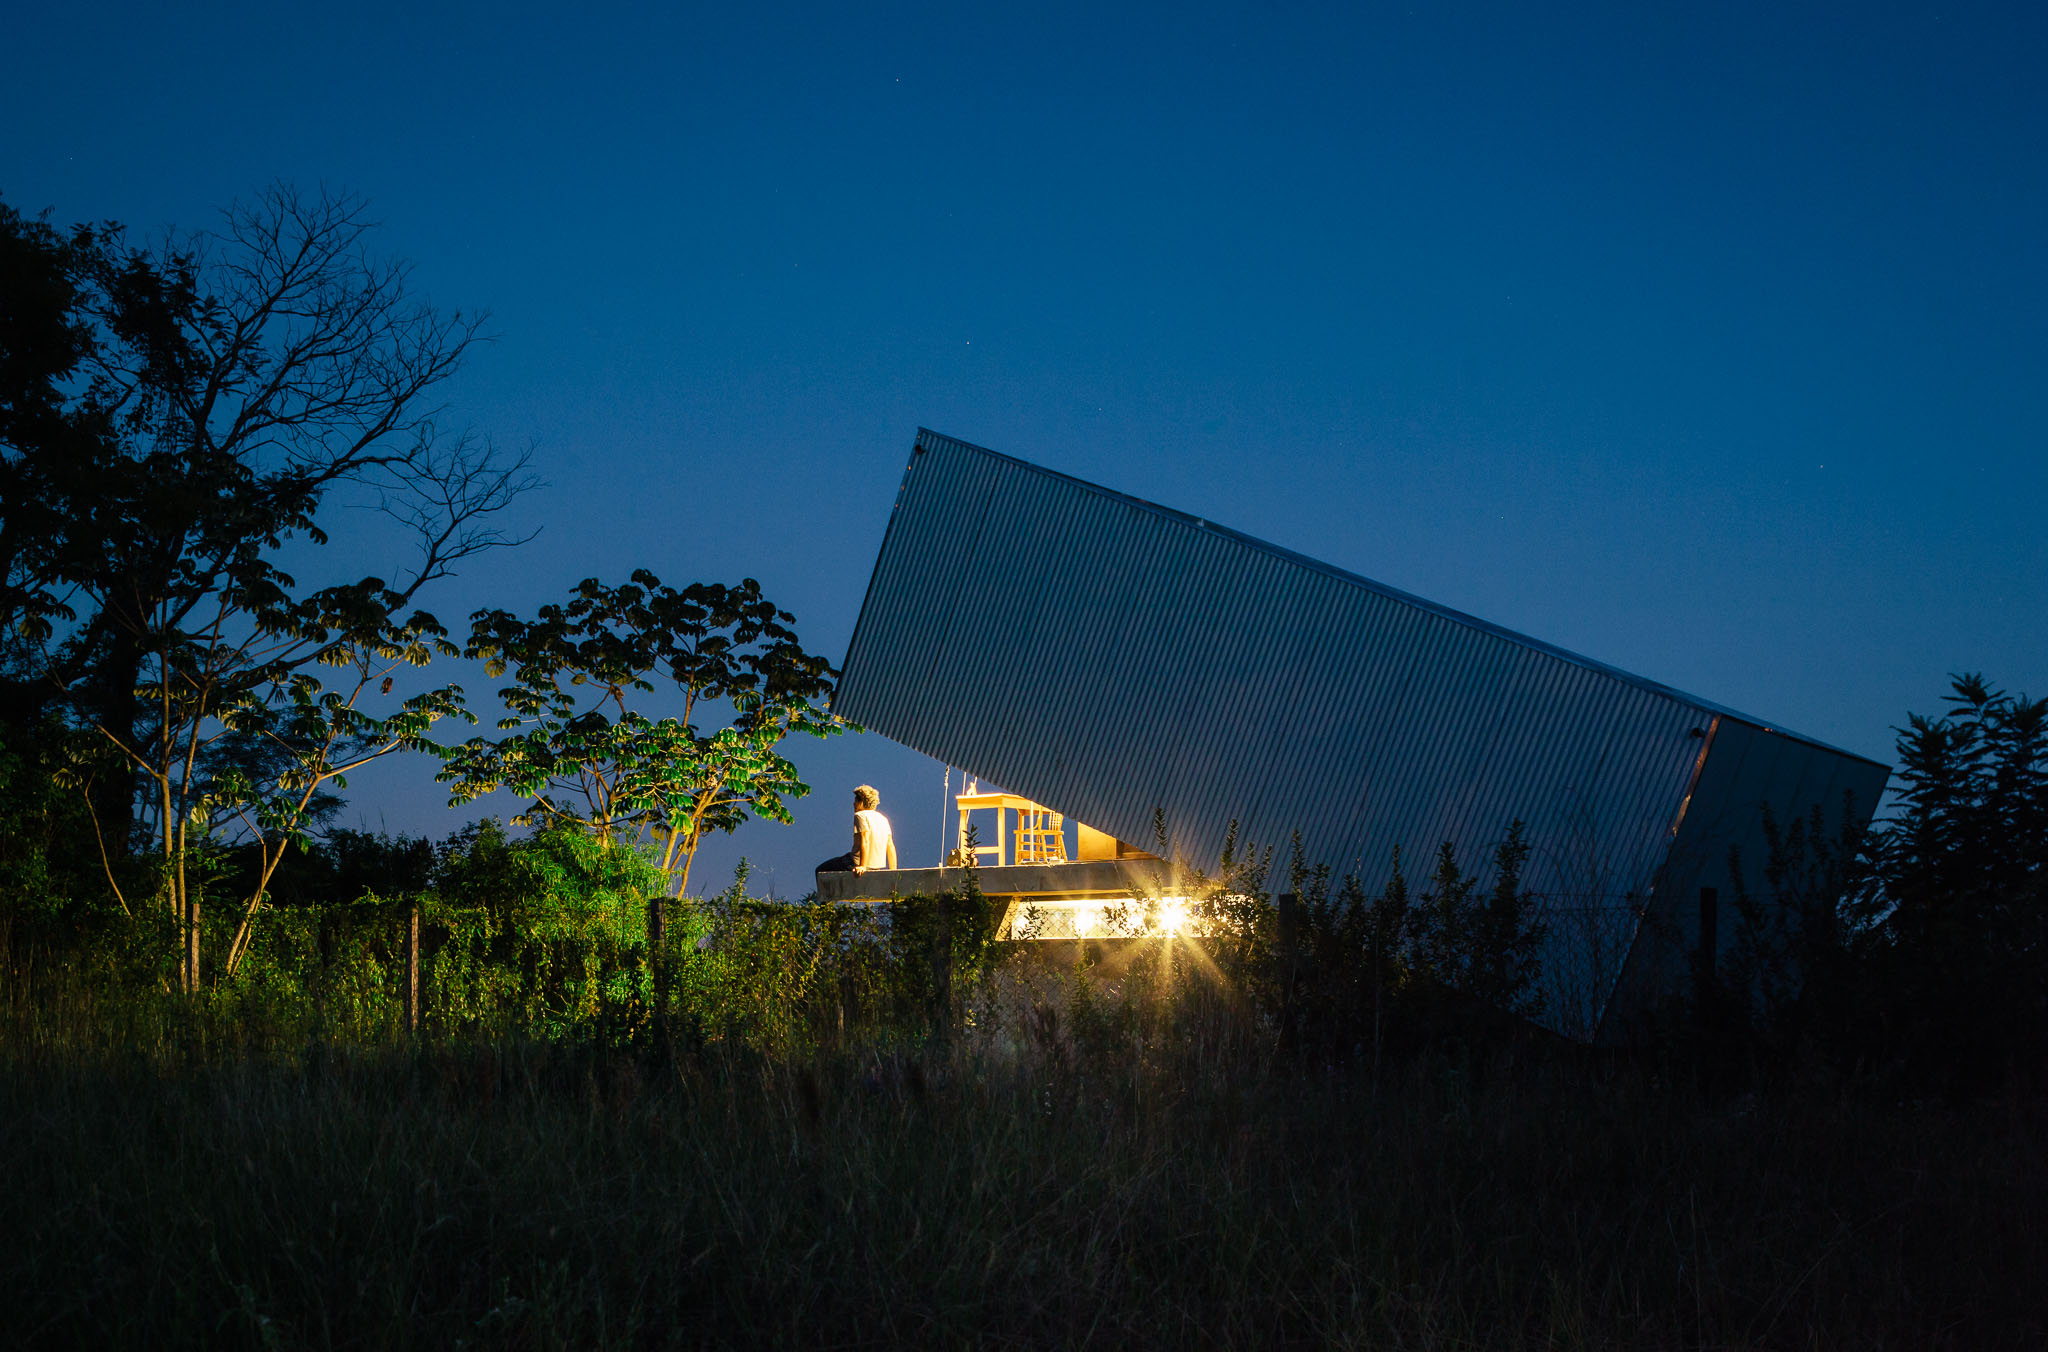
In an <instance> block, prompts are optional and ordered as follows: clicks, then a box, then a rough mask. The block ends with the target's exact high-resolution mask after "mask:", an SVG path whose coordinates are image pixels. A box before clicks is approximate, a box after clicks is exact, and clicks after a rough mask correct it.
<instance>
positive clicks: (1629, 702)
mask: <svg viewBox="0 0 2048 1352" xmlns="http://www.w3.org/2000/svg"><path fill="white" fill-rule="evenodd" d="M833 708H834V710H835V711H836V712H838V713H840V714H842V715H844V716H845V717H847V718H849V719H852V720H854V721H856V722H858V723H861V724H863V725H865V726H866V727H868V728H869V729H871V730H873V731H877V732H880V733H882V734H884V735H885V736H888V737H890V738H892V739H894V740H896V741H899V742H902V743H904V744H905V745H907V746H910V747H912V748H915V749H916V750H918V751H922V752H924V753H925V754H927V755H930V756H933V757H935V758H937V759H940V760H943V761H945V762H947V763H948V764H950V765H955V766H959V767H962V768H963V769H966V770H969V771H971V772H972V773H974V774H976V775H978V776H980V777H981V778H984V779H987V780H989V781H991V782H992V783H996V784H1001V785H1003V786H1004V787H1005V788H1007V789H1009V790H1011V791H1013V792H1015V793H1018V794H1022V795H1026V796H1028V797H1030V798H1034V799H1036V800H1038V801H1039V802H1042V803H1045V804H1047V805H1048V806H1051V807H1053V808H1056V809H1058V810H1060V811H1062V812H1064V813H1066V814H1067V815H1068V816H1070V817H1074V818H1077V819H1079V820H1081V821H1084V822H1087V823H1089V824H1090V825H1093V826H1095V827H1098V828H1100V829H1101V830H1104V831H1108V832H1111V833H1113V834H1115V835H1117V836H1119V837H1122V838H1123V839H1125V840H1129V841H1133V842H1137V843H1139V844H1147V845H1149V843H1150V842H1151V841H1152V840H1153V837H1154V831H1155V827H1154V822H1155V814H1157V816H1158V818H1159V819H1161V820H1163V822H1164V825H1165V829H1166V832H1167V837H1168V839H1169V840H1170V841H1171V842H1172V845H1173V847H1174V849H1175V851H1176V852H1177V853H1180V854H1183V855H1185V856H1186V857H1188V858H1189V859H1191V860H1193V861H1195V862H1197V863H1203V864H1206V863H1209V862H1213V860H1214V857H1215V854H1216V852H1217V850H1218V849H1219V848H1220V846H1221V843H1222V841H1223V839H1224V836H1225V833H1226V831H1227V830H1228V829H1229V826H1230V824H1231V823H1232V822H1235V823H1236V824H1237V827H1238V836H1239V839H1240V840H1246V841H1252V842H1257V843H1261V844H1270V845H1278V846H1280V847H1282V848H1283V849H1284V848H1285V846H1286V844H1287V842H1288V840H1289V838H1290V837H1291V836H1292V834H1293V833H1295V832H1299V833H1300V835H1301V838H1302V841H1303V844H1304V846H1305V848H1306V850H1307V853H1308V855H1309V857H1310V858H1311V859H1313V860H1317V861H1322V862H1327V863H1329V864H1331V865H1332V866H1333V867H1335V868H1336V869H1337V870H1338V871H1339V872H1356V873H1357V874H1358V875H1359V877H1360V879H1361V880H1362V881H1363V882H1364V884H1365V885H1366V887H1367V888H1368V889H1374V890H1376V889H1378V888H1379V887H1381V886H1383V885H1384V884H1385V882H1386V880H1387V879H1388V877H1389V876H1391V865H1392V857H1393V850H1394V848H1395V847H1396V846H1399V847H1401V849H1402V851H1403V853H1404V857H1405V859H1406V861H1407V871H1408V873H1409V876H1410V878H1411V881H1415V880H1418V875H1419V874H1424V873H1426V872H1427V871H1428V868H1429V863H1430V858H1431V856H1432V854H1433V853H1434V851H1435V850H1436V848H1437V846H1438V844H1439V843H1440V842H1443V841H1450V842H1452V843H1453V844H1454V845H1455V846H1456V847H1457V849H1458V853H1459V858H1460V860H1461V862H1462V863H1463V864H1464V865H1465V867H1466V868H1467V869H1468V870H1472V871H1480V872H1483V869H1484V867H1485V865H1486V863H1487V861H1488V860H1489V858H1490V855H1491V851H1492V847H1493V846H1494V844H1495V843H1497V842H1498V841H1499V840H1500V838H1501V837H1502V835H1503V834H1504V832H1505V831H1506V828H1507V826H1508V824H1509V822H1510V821H1512V820H1514V819H1517V818H1519V819H1521V820H1522V821H1523V822H1524V823H1525V824H1526V832H1527V837H1528V839H1529V840H1530V842H1531V844H1532V845H1533V847H1534V848H1533V852H1532V855H1531V859H1530V862H1529V866H1528V869H1527V872H1526V874H1525V878H1524V882H1525V885H1526V886H1527V887H1528V888H1529V890H1531V891H1532V892H1535V893H1538V894H1540V895H1541V896H1542V897H1543V898H1544V899H1545V904H1546V909H1547V912H1548V917H1549V937H1548V940H1547V947H1546V952H1545V954H1544V970H1545V974H1546V975H1545V987H1546V991H1545V993H1546V997H1547V998H1546V1014H1545V1016H1544V1019H1543V1021H1544V1022H1545V1023H1548V1024H1550V1025H1551V1026H1553V1027H1555V1028H1557V1029H1558V1030H1559V1031H1562V1032H1565V1033H1567V1034H1570V1035H1573V1036H1577V1037H1582V1038H1594V1037H1600V1038H1604V1039H1613V1038H1617V1037H1621V1036H1625V1035H1626V1032H1627V1030H1628V1028H1629V1027H1630V1026H1632V1020H1633V1019H1634V1018H1635V1016H1637V1015H1640V1014H1641V1013H1642V1012H1644V1011H1645V1010H1648V1009H1651V1008H1653V1007H1654V1006H1655V1004H1656V1003H1657V1001H1658V1000H1660V999H1661V998H1662V997H1663V996H1665V995H1666V994H1668V993H1670V992H1672V991H1674V990H1676V989H1681V988H1682V987H1683V983H1684V982H1685V981H1686V980H1688V979H1689V974H1690V972H1691V971H1692V962H1693V953H1694V951H1695V949H1696V947H1697V944H1698V938H1699V934H1700V932H1701V928H1702V925H1703V923H1704V922H1703V911H1702V908H1701V906H1700V904H1699V900H1698V899H1699V896H1700V889H1701V888H1703V887H1714V888H1717V889H1718V890H1719V894H1720V896H1721V897H1722V898H1731V897H1732V895H1733V880H1731V879H1730V878H1729V876H1728V856H1729V847H1730V846H1731V845H1734V846H1739V847H1740V848H1741V851H1742V854H1743V856H1744V858H1745V859H1747V860H1750V861H1753V863H1760V862H1761V861H1762V859H1763V856H1764V853H1765V845H1764V839H1763V830H1762V823H1763V809H1764V807H1765V805H1768V806H1769V807H1770V809H1771V811H1772V812H1774V813H1775V814H1776V815H1777V817H1778V819H1779V820H1780V821H1789V820H1791V819H1792V818H1793V817H1795V816H1803V815H1805V814H1806V813H1808V812H1809V811H1810V810H1811V809H1812V808H1813V807H1814V806H1816V805H1819V806H1821V807H1822V808H1823V809H1824V810H1825V811H1826V812H1827V814H1828V819H1829V821H1830V823H1831V825H1834V824H1839V823H1840V821H1841V820H1842V814H1843V811H1844V804H1845V803H1847V804H1848V805H1849V806H1848V811H1849V812H1850V813H1851V814H1852V815H1854V816H1855V817H1856V818H1857V821H1858V824H1859V825H1860V824H1862V823H1865V822H1867V821H1868V818H1869V816H1870V814H1871V812H1872V810H1873V809H1874V808H1875V806H1876V804H1877V801H1878V798H1879V796H1880V795H1881V794H1882V792H1883V790H1884V784H1885V780H1886V777H1887V774H1888V771H1887V769H1886V767H1885V766H1883V765H1881V764H1879V763H1877V762H1875V761H1871V760H1868V759H1866V758H1864V757H1861V756H1856V755H1852V754H1850V753H1848V752H1845V751H1839V750H1836V749H1834V748H1832V747H1828V746H1824V745H1822V744H1821V743H1818V742H1816V741H1814V740H1812V739H1811V738H1806V737H1801V736H1797V735H1795V734H1792V733H1789V732H1786V731H1784V730H1783V729H1779V728H1773V727H1771V726H1769V725H1768V724H1765V723H1763V722H1762V721H1760V720H1757V719H1753V718H1749V717H1746V716H1743V715H1740V714H1737V713H1734V712H1732V711H1730V710H1728V709H1724V708H1722V707H1720V706H1718V705H1715V704H1713V703H1710V702H1708V701H1706V700H1701V699H1697V698H1695V697H1693V696H1690V695H1686V694H1683V693H1681V692H1679V691H1676V690H1673V689H1670V688H1669V687H1667V686H1663V685H1659V684H1657V683H1656V682H1654V681H1648V680H1644V679H1643V678H1641V677H1638V676H1632V675H1629V674H1628V673H1626V672H1623V671H1618V670H1616V669H1615V668H1613V667H1609V666H1606V665H1604V664H1602V663H1599V662H1595V661H1591V660H1589V659H1587V658H1584V657H1580V656H1578V655H1576V654H1573V653H1569V652H1566V651H1564V650H1562V649H1559V648H1556V647H1553V646H1551V645H1549V644H1546V643H1541V642H1538V641H1537V640H1534V639H1531V638H1526V637H1524V636H1522V635H1520V634H1515V633H1512V632H1510V631H1508V630H1506V629H1502V628H1500V627H1499V626H1497V625H1492V624H1488V623H1486V622H1485V621H1483V620H1478V619H1474V618H1472V617H1471V616H1469V615H1462V614H1459V613H1458V612H1456V611H1453V610H1450V609H1447V608H1445V607H1443V606H1439V605H1435V604H1432V603H1431V602H1428V601H1425V600H1423V599H1421V598H1420V597H1416V596H1411V595H1408V594H1406V593H1404V592H1401V591H1397V590H1395V589H1394V588H1391V587H1387V586H1383V585H1381V584H1380V583H1377V582H1373V581H1370V580H1369V579H1366V578H1363V577H1359V576H1357V575H1355V574H1352V573H1347V572H1345V571H1343V570H1341V569H1338V568H1333V567H1330V566H1329V565H1327V564H1323V563H1318V562H1316V561H1315V560H1313V559H1308V558H1304V557H1302V556H1301V555H1298V554H1294V553H1291V552H1289V551H1287V550H1285V549H1281V548H1278V547H1276V546H1273V545H1270V544H1266V543H1264V542H1262V541H1259V540H1255V539H1252V538H1250V537H1249V536H1245V535H1242V534H1239V533H1238V532H1236V531H1232V530H1227V529H1225V528H1223V527H1220V526H1216V525H1214V524H1212V523H1210V522H1207V521H1203V520H1200V519H1198V518H1196V517H1192V516H1189V515H1186V514H1185V513H1181V512H1176V511H1173V510H1170V509H1168V508H1164V507H1160V506H1156V505H1154V504H1152V503H1149V502H1144V501H1141V500H1139V499H1137V498H1132V497H1129V496H1126V495H1124V494H1122V493H1116V492H1113V491H1111V490H1108V489H1105V488H1100V487H1097V486H1095V485H1093V484H1089V483H1085V482H1083V481H1081V480H1078V479H1075V478H1072V477H1069V476H1067V475H1064V474H1059V473H1056V472H1054V471H1051V470H1047V469H1044V468H1041V467H1039V466H1036V465H1031V464H1028V463H1026V462H1024V461H1022V460H1018V459H1015V458H1013V457H1011V456H1006V455H1002V454H999V453H997V452H994V451H990V450H986V449H984V448H982V447H978V446H972V445H969V444H967V443H965V442H962V441H956V440H954V439H952V438H950V437H944V436H940V435H938V434H936V433H933V432H929V431H920V432H919V433H918V436H917V440H916V443H915V447H914V450H913V452H912V454H911V457H910V464H909V467H908V468H907V469H906V470H905V472H904V476H903V483H902V487H901V489H900V490H899V492H898V494H897V498H896V506H895V510H894V513H893V514H892V515H891V517H890V521H889V528H888V532H887V535H886V536H885V537H884V540H883V544H882V550H881V554H880V556H879V557H878V558H877V559H876V561H875V570H874V575H873V577H872V578H871V580H870V581H869V584H868V592H867V597H866V599H865V601H864V602H863V604H862V607H861V614H860V620H859V622H858V624H857V626H856V628H855V630H854V636H853V640H852V643H851V645H850V646H849V648H848V651H847V655H846V660H845V662H844V664H843V674H842V676H841V678H840V681H839V687H838V691H837V693H836V695H835V696H834V699H833ZM1751 881H1752V886H1754V879H1752V880H1751ZM1728 909H1732V908H1728ZM1734 928H1735V927H1734V925H1733V924H1731V923H1727V922H1725V921H1724V922H1722V923H1720V924H1719V925H1718V947H1719V949H1720V950H1722V952H1723V954H1724V955H1725V954H1726V952H1727V950H1729V949H1730V948H1731V946H1732V945H1733V943H1734V942H1735V940H1734V933H1733V931H1734Z"/></svg>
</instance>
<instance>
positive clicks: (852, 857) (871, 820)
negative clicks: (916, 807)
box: [818, 784, 896, 895]
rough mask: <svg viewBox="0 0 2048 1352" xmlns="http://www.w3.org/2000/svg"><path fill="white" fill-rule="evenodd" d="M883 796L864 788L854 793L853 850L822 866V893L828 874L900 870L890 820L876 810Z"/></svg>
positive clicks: (819, 881) (819, 888) (819, 877)
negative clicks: (886, 869)
mask: <svg viewBox="0 0 2048 1352" xmlns="http://www.w3.org/2000/svg"><path fill="white" fill-rule="evenodd" d="M881 802H882V795H881V794H879V793H876V792H875V791H874V790H873V789H872V788H869V787H868V786H867V785H865V784H863V785H861V786H860V787H859V788H857V789H855V790H854V791H853V848H852V849H851V850H848V851H847V852H846V853H845V854H842V855H839V856H837V857H836V858H832V859H827V860H826V861H825V862H824V863H822V864H820V865H818V875H819V876H818V892H819V894H820V895H823V894H824V891H825V879H824V875H825V874H827V873H866V872H867V871H868V870H869V869H871V868H890V869H893V868H895V867H896V840H895V838H894V836H892V835H891V834H890V831H889V819H888V818H887V817H884V816H883V815H882V814H881V813H880V812H877V811H876V810H875V809H876V808H877V807H879V806H880V805H881Z"/></svg>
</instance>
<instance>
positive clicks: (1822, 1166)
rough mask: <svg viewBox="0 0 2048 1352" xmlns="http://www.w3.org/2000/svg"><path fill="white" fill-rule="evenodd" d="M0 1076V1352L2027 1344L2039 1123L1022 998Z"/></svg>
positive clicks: (2047, 1194)
mask: <svg viewBox="0 0 2048 1352" xmlns="http://www.w3.org/2000/svg"><path fill="white" fill-rule="evenodd" d="M4 1060H5V1064H4V1067H0V1162H4V1167H5V1171H6V1185H5V1187H4V1188H0V1290H4V1291H5V1293H6V1297H5V1300H4V1301H0V1345H6V1346H11V1347H52V1348H56V1347H72V1346H94V1345H98V1346H124V1347H185V1346H207V1347H240V1346H251V1347H321V1348H325V1347H363V1348H384V1347H454V1346H476V1347H485V1346H489V1347H521V1348H548V1347H564V1348H586V1347H588V1348H602V1347H669V1346H675V1347H717V1346H733V1347H743V1346H764V1345H767V1346H803V1347H866V1346H921V1345H933V1346H987V1347H1069V1346H1093V1347H1206V1346H1218V1347H1276V1346H1303V1347H1402V1348H1428V1347H1447V1348H1488V1347H1502V1348H1508V1347H1615V1348H1751V1347H1754V1348H1795V1347H1796V1348H1805V1347H1812V1348H1843V1347H1902V1348H1911V1347H1929V1348H1991V1347H2015V1348H2019V1347H2041V1346H2044V1345H2048V1294H2044V1288H2048V1279H2044V1273H2048V1222H2044V1218H2048V1182H2044V1179H2048V1173H2044V1171H2043V1169H2042V1167H2041V1160H2042V1149H2043V1146H2044V1143H2048V1112H2044V1109H2043V1106H2042V1104H2040V1103H2039V1102H2037V1101H2034V1100H2032V1099H2029V1098H2010V1097H2008V1098H2001V1099H1988V1100H1980V1101H1976V1102H1972V1103H1968V1104H1963V1105H1942V1104H1933V1103H1898V1102H1885V1101H1872V1100H1870V1099H1868V1098H1866V1097H1862V1096H1859V1095H1858V1094H1856V1093H1852V1092H1848V1091H1846V1090H1844V1089H1842V1088H1840V1087H1833V1088H1830V1087H1826V1086H1822V1085H1818V1084H1805V1085H1801V1084H1797V1083H1794V1084H1792V1085H1790V1086H1786V1087H1780V1088H1777V1089H1773V1090H1770V1091H1767V1092H1763V1093H1757V1092H1754V1091H1749V1092H1743V1091H1737V1090H1723V1091H1720V1092H1709V1091H1707V1090H1705V1089H1703V1088H1701V1087H1700V1086H1699V1083H1698V1081H1697V1079H1695V1078H1692V1077H1687V1076H1682V1075H1681V1076H1674V1075H1672V1074H1670V1073H1669V1072H1668V1070H1667V1071H1659V1070H1658V1069H1656V1068H1655V1067H1653V1066H1651V1065H1649V1064H1648V1063H1644V1062H1618V1061H1600V1060H1591V1059H1587V1058H1585V1057H1583V1056H1582V1055H1578V1054H1573V1053H1570V1052H1567V1051H1560V1050H1558V1049H1555V1048H1550V1049H1544V1048H1534V1049H1531V1048H1526V1047H1525V1048H1523V1049H1521V1050H1519V1051H1517V1052H1514V1053H1512V1054H1504V1053H1499V1052H1495V1053H1492V1054H1490V1055H1488V1056H1486V1057H1480V1056H1477V1055H1460V1054H1453V1053H1450V1052H1440V1053H1434V1054H1430V1055H1427V1056H1423V1057H1419V1058H1410V1059H1408V1060H1406V1061H1405V1062H1404V1063H1403V1064H1402V1065H1400V1066H1399V1068H1386V1069H1383V1071H1382V1072H1381V1074H1380V1075H1379V1076H1378V1077H1377V1078H1375V1077H1374V1075H1373V1074H1372V1073H1371V1072H1370V1070H1368V1069H1361V1068H1357V1067H1352V1066H1335V1067H1332V1066H1314V1065H1308V1064H1304V1063H1303V1062H1302V1061H1301V1060H1300V1059H1298V1058H1292V1059H1290V1058H1279V1057H1276V1056H1274V1055H1273V1054H1272V1053H1271V1051H1270V1049H1269V1048H1266V1047H1264V1046H1263V1045H1262V1044H1260V1043H1259V1042H1258V1041H1257V1040H1256V1039H1243V1040H1232V1039H1230V1038H1221V1039H1216V1040H1213V1041H1205V1040H1203V1039H1200V1038H1189V1039H1183V1040H1181V1041H1178V1042H1174V1041H1171V1040H1168V1041H1165V1042H1161V1041H1158V1040H1154V1041H1153V1042H1151V1043H1150V1044H1140V1043H1138V1042H1136V1041H1133V1042H1132V1043H1131V1044H1130V1045H1129V1046H1124V1047H1120V1046H1117V1045H1107V1046H1105V1045H1101V1044H1099V1043H1098V1044H1094V1045H1084V1044H1082V1043H1079V1042H1076V1041H1075V1040H1074V1039H1072V1038H1071V1037H1069V1036H1068V1034H1067V1032H1066V1030H1064V1029H1062V1028H1061V1027H1060V1026H1059V1023H1058V1020H1057V1019H1056V1018H1053V1017H1051V1016H1048V1015H1042V1016H1041V1017H1040V1018H1039V1019H1038V1020H1037V1021H1036V1022H1035V1023H1029V1024H1028V1025H1020V1026H1017V1027H1012V1028H995V1029H988V1028H984V1030H983V1032H982V1033H981V1034H979V1035H977V1034H974V1033H972V1032H970V1033H968V1034H966V1035H963V1036H961V1037H960V1038H959V1039H957V1040H956V1041H955V1042H954V1043H953V1044H952V1045H951V1046H950V1047H943V1048H939V1047H925V1048H912V1047H908V1046H905V1047H902V1048H898V1049H896V1050H894V1051H890V1050H882V1049H871V1050H869V1051H866V1052H861V1053H854V1052H844V1053H840V1054H835V1055H827V1056H820V1057H807V1058H799V1059H790V1060H785V1061H782V1062H768V1061H763V1060H759V1059H756V1058H751V1057H745V1056H730V1057H728V1056H722V1055H716V1054H705V1053H699V1054H695V1055H680V1056H671V1055H667V1054H658V1053H646V1052H640V1053H625V1052H611V1053H603V1052H596V1051H588V1050H576V1049H570V1048H563V1047H559V1046H557V1047H547V1046H540V1045H533V1044H518V1043H506V1044H500V1045H483V1046H466V1047H445V1048H440V1049H433V1050H423V1051H406V1050H396V1049H392V1050H384V1051H378V1052H348V1051H343V1050H336V1049H321V1048H317V1047H315V1048H309V1049H306V1050H305V1051H303V1052H300V1053H297V1054H294V1055H291V1056H276V1055H271V1056H263V1057H248V1058H240V1059H235V1058H210V1059H207V1060H205V1061H204V1063H201V1064H192V1063H191V1061H190V1059H189V1058H186V1059H185V1060H183V1061H182V1062H181V1058H179V1057H178V1056H176V1055H172V1054H168V1053H164V1052H159V1053H155V1054H152V1055H149V1056H142V1055H128V1056H121V1055H113V1054H93V1055H85V1054H64V1053H60V1052H56V1051H52V1050H50V1049H48V1048H42V1049H30V1048H22V1047H18V1046H17V1047H15V1048H13V1049H10V1054H9V1055H8V1056H7V1057H5V1058H4Z"/></svg>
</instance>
